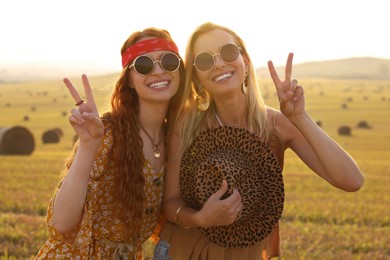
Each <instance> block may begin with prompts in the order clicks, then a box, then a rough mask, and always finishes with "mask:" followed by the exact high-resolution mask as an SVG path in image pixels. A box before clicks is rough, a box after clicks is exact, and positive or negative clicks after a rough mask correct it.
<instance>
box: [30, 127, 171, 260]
mask: <svg viewBox="0 0 390 260" xmlns="http://www.w3.org/2000/svg"><path fill="white" fill-rule="evenodd" d="M112 143H113V139H112V134H111V130H110V129H106V131H105V135H104V138H103V145H102V147H101V148H100V150H99V152H98V155H97V157H96V158H97V159H96V160H95V161H94V162H93V166H92V169H91V173H90V179H89V183H88V192H87V197H86V201H85V204H84V212H83V217H82V221H81V223H80V225H79V226H78V227H76V228H75V229H74V230H73V231H71V232H67V233H59V232H57V231H56V229H55V228H54V227H53V223H52V216H53V205H54V199H55V195H54V196H53V197H52V199H51V200H50V203H49V207H48V214H47V227H48V231H49V239H48V240H47V242H46V243H45V244H44V245H43V246H42V248H41V249H40V250H39V252H38V254H37V255H36V257H35V259H142V244H143V243H144V242H145V241H146V240H147V239H148V238H149V237H150V236H151V235H152V234H157V233H158V231H159V230H160V226H161V224H162V221H163V218H162V196H163V189H164V187H163V178H164V167H162V169H161V170H160V171H159V172H155V171H154V170H153V168H152V166H151V164H150V162H149V161H148V160H147V159H145V163H144V168H143V173H144V177H145V187H144V191H145V200H146V201H145V210H144V213H143V223H142V225H141V228H140V233H139V234H138V235H136V236H135V237H138V240H137V241H135V242H131V241H126V240H125V238H127V237H129V234H130V236H132V237H134V234H132V230H129V229H128V227H126V225H125V223H124V222H123V221H121V220H120V217H119V216H118V214H119V213H118V204H117V203H115V200H114V197H113V193H114V189H115V187H114V184H113V178H114V173H113V171H112V167H108V165H109V162H108V156H107V155H108V152H109V151H110V149H111V147H112ZM60 186H61V183H60V184H59V187H60Z"/></svg>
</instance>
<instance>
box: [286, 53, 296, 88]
mask: <svg viewBox="0 0 390 260" xmlns="http://www.w3.org/2000/svg"><path fill="white" fill-rule="evenodd" d="M293 57H294V53H292V52H290V53H289V54H288V57H287V63H286V70H285V78H284V80H285V81H286V82H290V81H291V74H292V61H293Z"/></svg>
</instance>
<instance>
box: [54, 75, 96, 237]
mask: <svg viewBox="0 0 390 260" xmlns="http://www.w3.org/2000/svg"><path fill="white" fill-rule="evenodd" d="M82 79H83V85H84V90H85V94H86V97H87V102H84V103H82V104H80V105H78V109H72V111H71V113H72V115H71V116H70V117H69V122H70V124H71V125H72V127H73V128H74V130H75V132H76V134H77V135H78V137H79V140H80V143H79V147H78V149H77V152H76V154H75V157H74V161H73V163H72V165H71V167H70V168H69V171H68V173H67V175H66V177H65V179H64V181H63V183H62V185H61V187H60V189H59V190H58V191H57V194H56V198H55V201H54V208H53V226H54V227H55V228H56V229H57V231H59V232H67V231H71V230H73V229H74V227H75V226H76V225H77V224H78V223H80V221H81V218H82V213H83V208H84V202H85V198H86V195H87V187H88V180H89V175H90V170H91V166H92V163H93V161H94V159H95V156H96V154H97V152H98V149H99V147H100V146H101V142H102V137H103V132H104V126H103V122H102V121H101V119H100V118H99V113H98V111H97V108H96V104H95V101H94V98H93V95H92V90H91V87H90V85H89V82H88V79H87V77H86V76H85V75H83V76H82ZM64 83H65V85H66V86H67V87H68V89H69V92H70V93H71V95H72V97H73V99H74V100H75V102H76V103H77V102H79V101H80V100H81V96H80V94H79V93H78V92H77V90H76V89H75V88H74V86H73V85H72V83H71V82H70V81H69V79H64Z"/></svg>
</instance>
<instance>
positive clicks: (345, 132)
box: [338, 126, 351, 136]
mask: <svg viewBox="0 0 390 260" xmlns="http://www.w3.org/2000/svg"><path fill="white" fill-rule="evenodd" d="M338 133H339V135H347V136H350V135H351V128H350V127H349V126H340V127H339V130H338Z"/></svg>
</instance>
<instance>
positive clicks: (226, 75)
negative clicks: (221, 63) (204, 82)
mask: <svg viewBox="0 0 390 260" xmlns="http://www.w3.org/2000/svg"><path fill="white" fill-rule="evenodd" d="M231 76H232V74H231V73H224V74H222V75H219V76H217V77H215V78H214V81H216V82H218V81H221V80H223V79H226V78H230V77H231Z"/></svg>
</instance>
